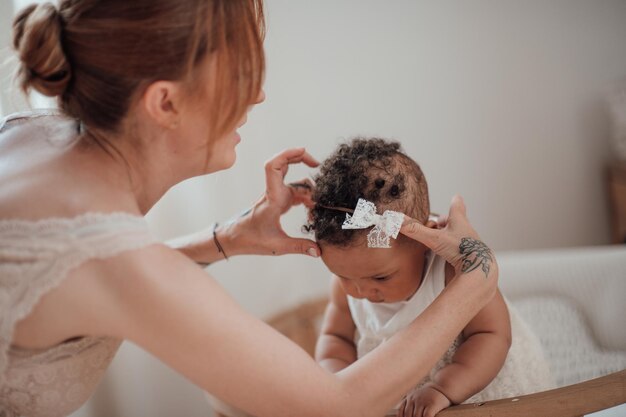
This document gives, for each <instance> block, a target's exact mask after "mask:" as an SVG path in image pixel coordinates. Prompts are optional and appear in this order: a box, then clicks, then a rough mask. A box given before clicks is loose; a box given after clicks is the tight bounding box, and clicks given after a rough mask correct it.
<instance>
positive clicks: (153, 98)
mask: <svg viewBox="0 0 626 417" xmlns="http://www.w3.org/2000/svg"><path fill="white" fill-rule="evenodd" d="M180 94H181V88H180V85H179V84H178V83H176V82H173V81H156V82H153V83H152V84H150V85H149V86H148V88H146V91H145V92H144V94H143V97H142V99H141V102H142V105H143V106H144V109H145V111H146V113H147V114H148V115H149V116H150V117H151V118H152V119H153V120H154V121H155V123H157V124H158V125H159V126H161V127H162V128H164V129H176V128H177V127H178V123H179V119H180V110H181V109H180V106H181V102H182V101H181V99H180Z"/></svg>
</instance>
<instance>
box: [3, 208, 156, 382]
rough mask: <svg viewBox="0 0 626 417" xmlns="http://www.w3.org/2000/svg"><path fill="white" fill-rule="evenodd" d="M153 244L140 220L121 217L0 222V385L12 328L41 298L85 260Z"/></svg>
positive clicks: (98, 215) (87, 215) (96, 215)
mask: <svg viewBox="0 0 626 417" xmlns="http://www.w3.org/2000/svg"><path fill="white" fill-rule="evenodd" d="M156 242H157V240H156V239H155V238H154V237H153V236H152V235H150V232H149V230H148V227H147V223H146V221H145V219H143V218H142V217H139V216H136V215H131V214H128V213H121V212H118V213H108V214H107V213H85V214H83V215H80V216H77V217H74V218H51V219H42V220H36V221H30V220H12V219H4V220H0V386H1V385H2V383H3V381H4V378H5V375H4V374H5V371H6V368H7V366H8V355H7V353H8V350H9V349H10V343H11V340H12V338H13V330H14V327H15V323H17V322H18V321H19V320H21V319H23V318H24V317H26V316H28V314H30V312H31V311H32V309H33V308H34V307H35V305H37V303H38V302H39V300H40V299H41V297H42V296H43V295H44V294H46V293H47V292H49V291H51V290H52V289H54V288H55V287H57V286H58V285H59V284H60V283H61V282H62V281H63V280H64V279H65V277H66V276H67V275H68V273H69V272H70V271H71V270H73V269H75V268H77V267H78V266H80V265H81V264H82V263H84V262H85V261H87V260H89V259H104V258H109V257H111V256H115V255H117V254H120V253H122V252H125V251H128V250H133V249H139V248H141V247H145V246H148V245H150V244H153V243H156Z"/></svg>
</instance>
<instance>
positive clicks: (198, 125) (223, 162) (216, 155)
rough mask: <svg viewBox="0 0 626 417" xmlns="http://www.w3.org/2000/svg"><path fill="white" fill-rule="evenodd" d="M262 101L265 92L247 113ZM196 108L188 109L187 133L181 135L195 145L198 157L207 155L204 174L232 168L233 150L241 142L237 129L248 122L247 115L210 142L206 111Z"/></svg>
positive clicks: (234, 155) (235, 154)
mask: <svg viewBox="0 0 626 417" xmlns="http://www.w3.org/2000/svg"><path fill="white" fill-rule="evenodd" d="M264 100H265V92H264V91H263V90H261V91H260V93H259V95H258V96H257V98H256V100H255V101H254V102H253V103H251V104H250V106H249V107H248V111H250V110H252V108H253V107H254V106H255V105H256V104H259V103H262V102H263V101H264ZM198 107H199V108H198V109H190V111H189V113H191V114H189V115H188V123H187V128H186V130H187V131H186V132H184V133H183V134H184V135H185V136H186V139H191V140H193V141H194V142H195V143H197V145H198V148H197V149H196V151H197V152H199V155H201V156H207V155H208V161H206V165H205V169H204V171H205V173H211V172H216V171H221V170H224V169H228V168H230V167H232V166H233V164H234V163H235V160H236V159H237V153H236V150H235V148H236V146H237V145H238V144H239V142H241V136H240V135H239V132H238V129H239V128H240V127H241V126H243V125H244V124H245V123H246V121H247V120H248V115H247V113H246V114H244V115H243V116H242V118H241V119H240V120H239V122H237V125H236V126H235V128H233V130H231V131H230V132H228V133H227V134H225V135H223V136H221V137H219V138H217V139H213V140H212V139H211V137H210V131H211V126H210V120H209V118H208V117H207V110H206V109H202V107H203V106H198Z"/></svg>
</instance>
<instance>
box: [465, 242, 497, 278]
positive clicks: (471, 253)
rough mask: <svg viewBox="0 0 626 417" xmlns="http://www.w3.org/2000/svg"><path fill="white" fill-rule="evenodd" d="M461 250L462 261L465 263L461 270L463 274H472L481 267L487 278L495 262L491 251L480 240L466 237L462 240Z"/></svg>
mask: <svg viewBox="0 0 626 417" xmlns="http://www.w3.org/2000/svg"><path fill="white" fill-rule="evenodd" d="M459 250H460V251H461V255H462V256H461V260H462V261H463V264H462V265H461V270H462V271H463V272H471V271H473V270H474V269H476V268H478V267H479V266H480V267H482V270H483V272H484V273H485V278H487V276H488V275H489V269H490V268H491V263H492V262H493V257H492V254H491V249H489V247H488V246H487V245H485V244H484V243H483V242H481V241H480V240H476V239H472V238H471V237H464V238H462V239H461V244H460V245H459Z"/></svg>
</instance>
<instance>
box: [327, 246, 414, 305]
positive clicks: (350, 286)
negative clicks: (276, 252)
mask: <svg viewBox="0 0 626 417" xmlns="http://www.w3.org/2000/svg"><path fill="white" fill-rule="evenodd" d="M391 245H392V247H391V248H390V249H380V248H368V247H367V245H365V244H360V245H357V246H351V247H347V248H344V247H339V246H333V245H328V244H326V245H325V244H321V248H322V260H323V261H324V263H325V264H326V266H327V267H328V269H329V270H330V271H331V272H333V273H334V274H335V275H336V276H337V277H338V278H339V280H340V282H341V286H342V288H343V289H344V291H345V292H346V294H348V295H350V296H351V297H354V298H367V299H368V300H369V301H371V302H373V303H382V302H385V303H393V302H397V301H404V300H407V299H408V298H410V297H411V296H412V295H413V294H415V291H417V289H418V287H419V286H420V283H421V281H422V273H423V267H424V254H425V248H424V247H423V246H422V245H419V244H416V243H413V242H404V243H403V244H400V243H399V242H397V241H393V242H392V243H391Z"/></svg>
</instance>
